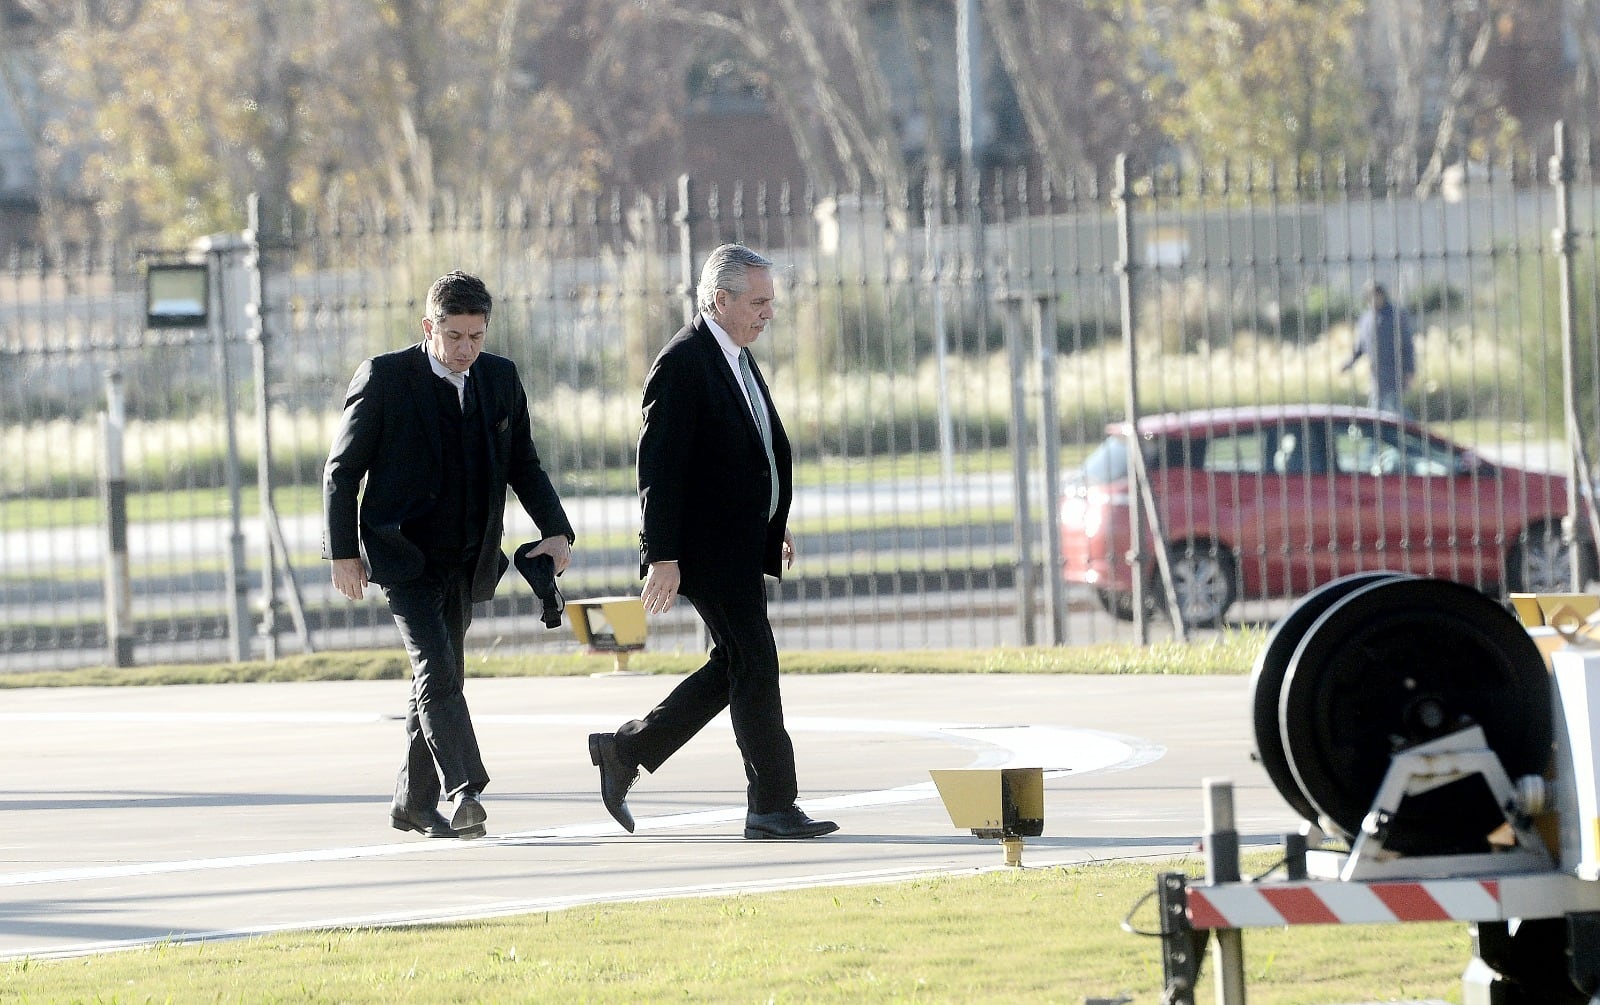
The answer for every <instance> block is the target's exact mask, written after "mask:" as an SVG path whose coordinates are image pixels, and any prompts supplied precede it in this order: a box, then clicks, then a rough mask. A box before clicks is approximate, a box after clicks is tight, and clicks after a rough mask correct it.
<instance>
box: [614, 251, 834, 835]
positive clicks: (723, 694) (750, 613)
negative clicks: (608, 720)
mask: <svg viewBox="0 0 1600 1005" xmlns="http://www.w3.org/2000/svg"><path fill="white" fill-rule="evenodd" d="M697 298H698V302H699V306H700V313H699V314H698V315H696V317H695V318H694V320H693V321H692V322H690V323H689V324H688V325H686V326H685V327H684V328H683V329H682V330H681V331H679V332H678V333H677V335H675V336H674V337H673V338H672V340H671V341H670V342H668V343H667V345H666V347H665V348H663V349H662V350H661V354H660V355H659V356H657V357H656V360H655V363H654V365H652V367H651V369H650V373H649V375H648V376H647V377H646V378H645V387H644V427H643V429H642V431H641V432H640V434H639V501H640V504H641V506H642V508H643V516H644V529H643V531H642V533H641V534H640V538H639V542H640V568H639V573H640V575H641V576H642V577H644V580H645V584H644V590H643V592H642V599H643V601H644V607H645V610H646V611H648V612H650V613H652V614H660V613H662V612H664V611H668V610H670V609H671V608H672V606H673V604H674V603H675V602H676V601H677V598H678V596H679V595H680V594H681V595H682V596H684V597H686V598H688V600H689V602H690V603H691V604H693V605H694V608H695V610H696V612H698V613H699V615H700V617H701V619H702V620H703V621H704V622H705V625H706V631H707V632H708V633H709V634H710V636H711V642H712V648H711V654H710V657H709V659H707V661H706V663H705V665H704V666H702V667H701V668H700V669H699V670H697V671H695V672H694V673H693V674H690V675H689V676H688V677H687V678H685V679H684V680H683V682H682V683H680V684H679V685H678V686H677V687H676V688H674V689H673V691H672V693H671V694H669V695H667V697H666V700H664V701H663V702H662V703H661V704H660V705H657V706H656V707H655V708H654V709H652V710H651V711H650V713H649V714H648V715H646V716H645V717H644V718H643V719H635V720H633V721H632V722H628V723H625V724H624V725H622V726H621V727H619V728H618V729H617V731H616V732H615V733H595V734H592V735H591V736H590V737H589V758H590V760H591V761H592V762H593V763H594V764H595V765H596V766H598V767H599V768H600V794H601V799H602V800H603V801H604V802H605V806H606V809H607V810H609V811H610V812H611V815H612V816H613V817H615V818H616V820H617V822H618V823H620V824H621V825H622V826H623V827H624V828H625V829H626V830H628V831H630V832H631V831H632V830H633V826H634V824H633V814H632V813H631V812H630V811H629V810H628V806H627V802H626V798H627V794H628V790H629V788H630V787H631V786H632V785H633V783H634V782H635V781H636V780H637V779H638V777H639V766H640V765H643V766H644V767H645V768H647V769H648V770H650V771H651V772H654V771H655V770H656V769H657V768H659V767H661V765H662V763H663V762H665V761H666V760H667V758H669V757H671V756H672V754H673V752H675V751H676V750H677V749H678V748H679V747H681V746H683V745H684V744H685V743H687V742H688V740H689V738H690V737H692V736H694V735H695V734H696V733H698V732H699V731H700V729H701V727H703V726H705V724H706V723H708V722H710V721H711V719H712V718H713V717H714V716H716V715H717V714H718V713H719V712H721V711H722V710H723V709H725V708H726V709H728V710H729V711H730V715H731V718H732V720H733V735H734V739H735V740H737V741H738V744H739V752H740V754H741V755H743V758H744V771H745V777H746V779H747V780H748V789H747V810H746V814H745V826H744V836H745V837H747V838H809V837H817V836H819V835H822V834H828V833H830V832H832V831H835V830H837V829H838V826H837V825H836V824H834V823H833V822H832V821H827V820H813V819H811V818H810V817H808V816H806V814H805V813H804V812H803V811H802V810H801V809H800V808H799V807H798V806H796V805H795V796H796V792H797V784H796V780H795V766H794V744H793V742H791V740H790V739H789V733H788V730H787V729H785V728H784V724H783V703H782V699H781V697H780V695H779V693H778V647H777V643H776V642H775V641H774V640H773V637H772V625H771V623H770V622H769V621H768V619H767V594H766V584H765V581H764V580H763V578H762V576H763V574H765V575H769V576H774V577H777V576H781V575H782V570H783V567H784V566H785V565H792V564H793V562H794V537H793V535H791V534H790V533H789V531H788V529H787V523H788V517H789V503H790V500H791V497H792V494H793V484H792V481H791V476H790V453H789V440H788V437H786V436H785V435H784V432H783V423H782V422H781V421H779V419H778V412H777V409H776V408H774V407H773V404H772V395H771V394H770V393H769V392H768V391H767V385H766V382H765V381H763V380H762V378H761V372H760V371H759V370H757V369H756V367H755V363H754V361H753V360H752V359H751V357H750V351H749V348H748V347H749V346H750V344H751V343H753V342H755V340H756V339H757V338H759V337H760V336H761V332H762V330H763V329H764V328H765V327H766V325H767V322H768V321H770V320H772V300H773V282H772V263H771V262H770V261H768V260H767V259H765V258H763V257H762V256H760V255H758V254H756V253H755V252H753V251H751V250H750V249H748V248H745V247H743V246H741V245H737V244H726V245H723V246H722V247H720V248H717V249H716V250H715V251H713V252H712V253H711V257H710V258H709V259H708V260H707V261H706V264H705V267H704V269H703V270H702V271H701V274H700V285H699V289H698V291H697Z"/></svg>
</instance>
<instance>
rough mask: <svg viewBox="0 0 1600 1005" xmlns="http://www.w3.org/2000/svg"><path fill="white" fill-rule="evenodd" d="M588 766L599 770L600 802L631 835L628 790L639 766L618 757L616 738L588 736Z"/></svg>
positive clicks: (631, 821) (593, 734)
mask: <svg viewBox="0 0 1600 1005" xmlns="http://www.w3.org/2000/svg"><path fill="white" fill-rule="evenodd" d="M589 763H590V764H593V765H594V766H595V767H597V768H599V769H600V801H601V802H603V803H605V804H606V810H607V811H608V812H610V814H611V816H612V818H613V819H615V820H616V821H617V823H619V824H621V825H622V829H623V830H625V831H627V832H628V833H629V834H632V833H633V813H632V812H631V811H629V809H628V790H629V789H631V788H633V783H634V782H637V781H638V780H639V766H638V765H637V764H629V763H628V762H627V761H624V760H623V759H622V755H621V754H619V753H617V734H615V733H590V734H589Z"/></svg>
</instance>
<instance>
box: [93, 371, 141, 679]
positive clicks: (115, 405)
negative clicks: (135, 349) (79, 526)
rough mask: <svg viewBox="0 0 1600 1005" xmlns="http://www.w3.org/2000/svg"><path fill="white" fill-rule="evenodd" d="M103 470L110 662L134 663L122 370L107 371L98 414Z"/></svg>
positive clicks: (119, 664) (125, 409) (128, 665)
mask: <svg viewBox="0 0 1600 1005" xmlns="http://www.w3.org/2000/svg"><path fill="white" fill-rule="evenodd" d="M100 422H101V427H100V428H101V434H102V436H101V440H102V443H103V444H104V449H105V462H106V463H105V473H106V495H105V498H106V581H105V586H106V642H107V644H108V652H107V655H109V656H110V658H111V665H112V666H118V667H131V666H133V581H132V576H131V575H130V572H129V569H128V479H127V474H126V472H125V470H124V466H123V456H122V434H123V431H124V429H126V428H127V424H128V410H127V403H126V399H125V398H124V397H123V393H122V372H121V371H120V370H109V371H107V372H106V410H105V412H103V413H102V414H101V416H100Z"/></svg>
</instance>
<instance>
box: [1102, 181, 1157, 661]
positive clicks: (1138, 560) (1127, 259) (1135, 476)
mask: <svg viewBox="0 0 1600 1005" xmlns="http://www.w3.org/2000/svg"><path fill="white" fill-rule="evenodd" d="M1111 201H1112V203H1113V204H1115V206H1116V208H1117V262H1116V266H1115V269H1116V273H1117V293H1118V300H1120V301H1121V305H1122V347H1123V362H1124V363H1125V364H1126V366H1127V368H1128V377H1127V379H1128V385H1127V387H1126V388H1125V389H1124V392H1123V411H1124V412H1125V413H1126V417H1127V420H1128V423H1129V427H1130V428H1129V432H1128V480H1129V485H1128V488H1129V492H1128V496H1129V499H1130V503H1129V505H1128V533H1129V535H1130V536H1129V538H1128V555H1127V560H1128V564H1129V566H1130V567H1131V568H1132V569H1133V623H1134V626H1135V628H1136V630H1137V633H1138V637H1139V644H1140V645H1148V644H1149V642H1150V625H1149V623H1148V622H1147V621H1146V620H1145V616H1144V576H1143V575H1142V570H1143V569H1144V555H1143V551H1144V521H1143V519H1142V518H1141V515H1140V510H1141V507H1140V505H1139V500H1140V492H1139V487H1140V484H1141V483H1142V481H1143V479H1144V465H1142V464H1140V463H1139V461H1140V459H1141V458H1142V457H1143V454H1142V453H1141V452H1140V447H1139V353H1138V351H1137V349H1138V347H1137V346H1136V345H1135V344H1134V338H1133V326H1134V309H1133V274H1134V270H1135V269H1136V268H1137V266H1136V265H1135V264H1134V260H1133V193H1131V192H1129V191H1128V155H1127V154H1118V155H1117V166H1116V179H1115V187H1114V188H1113V189H1112V192H1111Z"/></svg>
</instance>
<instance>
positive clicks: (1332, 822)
mask: <svg viewBox="0 0 1600 1005" xmlns="http://www.w3.org/2000/svg"><path fill="white" fill-rule="evenodd" d="M1550 703H1551V697H1550V680H1549V674H1548V672H1547V671H1546V670H1545V665H1544V660H1543V658H1542V657H1541V656H1540V655H1539V650H1538V648H1537V647H1536V646H1535V645H1534V643H1533V639H1532V638H1531V637H1529V635H1528V633H1527V631H1526V630H1525V629H1524V628H1523V627H1522V625H1521V624H1519V623H1518V622H1517V620H1516V619H1515V618H1514V617H1512V615H1511V614H1510V613H1509V612H1507V611H1506V609H1505V608H1503V607H1501V606H1500V605H1499V604H1498V603H1496V602H1495V601H1493V600H1491V599H1490V598H1488V597H1487V596H1485V595H1484V594H1482V593H1480V592H1478V591H1477V590H1474V589H1472V588H1471V587H1467V586H1463V585H1461V584H1458V583H1453V582H1449V581H1446V580H1438V579H1422V578H1416V577H1409V576H1402V575H1398V574H1394V573H1370V574H1367V573H1364V574H1361V575H1358V576H1351V577H1347V578H1346V579H1342V580H1338V581H1336V582H1334V583H1330V584H1328V585H1327V586H1325V587H1323V588H1322V589H1320V590H1318V591H1316V592H1314V593H1311V594H1308V595H1307V596H1306V597H1305V598H1303V599H1302V600H1301V602H1300V603H1299V604H1297V605H1296V607H1295V608H1294V609H1293V610H1291V611H1290V612H1289V614H1287V615H1286V616H1285V617H1284V618H1283V620H1282V621H1280V622H1279V623H1278V625H1277V626H1275V627H1274V628H1273V630H1272V632H1271V634H1270V635H1269V636H1268V640H1267V645H1266V647H1265V649H1264V651H1263V653H1262V656H1261V658H1260V659H1259V660H1258V661H1257V664H1256V669H1255V673H1254V691H1253V694H1252V697H1251V707H1252V713H1253V714H1252V719H1253V722H1254V725H1255V734H1256V748H1257V752H1258V754H1259V756H1260V758H1261V762H1262V764H1263V766H1264V767H1265V768H1266V770H1267V774H1268V776H1269V777H1270V778H1271V779H1272V782H1273V784H1274V785H1275V786H1276V787H1277V789H1278V791H1279V793H1280V794H1282V795H1283V797H1284V799H1285V800H1286V801H1287V802H1288V803H1289V805H1290V806H1292V807H1293V808H1294V809H1295V810H1296V812H1298V813H1300V814H1301V815H1302V816H1304V817H1305V818H1306V819H1308V820H1313V821H1318V820H1320V821H1321V822H1323V823H1324V824H1326V825H1329V826H1331V827H1332V828H1333V830H1334V831H1335V832H1337V836H1342V837H1344V838H1345V839H1346V840H1353V839H1354V837H1355V836H1356V835H1357V834H1359V833H1360V830H1361V822H1362V820H1363V818H1364V817H1365V816H1366V815H1367V813H1368V811H1369V810H1370V809H1371V808H1372V803H1373V800H1374V798H1375V797H1376V796H1377V793H1378V789H1379V787H1380V786H1381V785H1382V784H1383V779H1384V776H1385V774H1386V773H1387V772H1388V770H1389V765H1390V762H1391V760H1392V758H1393V755H1394V754H1396V753H1398V752H1400V751H1402V750H1405V749H1407V748H1409V747H1413V746H1416V745H1417V744H1420V743H1425V742H1427V741H1429V740H1434V739H1438V738H1439V737H1441V736H1444V735H1446V734H1449V733H1452V732H1455V731H1457V730H1460V729H1462V728H1465V727H1467V726H1470V725H1477V726H1481V727H1482V728H1483V732H1484V735H1485V737H1486V738H1487V741H1488V744H1489V747H1490V749H1491V750H1492V751H1493V752H1494V753H1495V755H1496V756H1497V757H1499V759H1500V761H1501V763H1502V765H1503V766H1504V767H1505V770H1506V774H1507V775H1509V776H1510V777H1512V778H1516V777H1518V776H1520V775H1527V774H1540V773H1542V772H1543V771H1544V769H1545V767H1546V765H1547V764H1548V762H1549V759H1550V753H1551V728H1552V727H1551V721H1550V715H1551V712H1550ZM1503 819H1504V817H1503V814H1502V811H1501V809H1500V807H1498V806H1497V805H1496V804H1495V800H1494V798H1493V797H1492V796H1491V795H1490V793H1489V789H1488V786H1487V784H1485V782H1484V781H1483V779H1482V778H1481V777H1479V776H1472V777H1469V778H1466V779H1462V780H1460V781H1457V782H1454V783H1451V784H1448V785H1444V786H1441V787H1439V788H1436V789H1434V790H1432V791H1430V792H1427V793H1422V794H1418V795H1413V796H1410V797H1407V798H1406V799H1405V800H1404V801H1403V802H1402V803H1401V804H1400V806H1399V807H1398V808H1397V810H1396V812H1395V813H1394V815H1393V817H1392V818H1391V820H1390V821H1389V830H1388V833H1387V834H1386V836H1385V842H1384V843H1385V847H1387V848H1389V849H1390V850H1392V851H1396V852H1399V853H1401V854H1408V855H1433V854H1452V853H1460V852H1477V851H1484V850H1487V842H1486V840H1485V839H1486V836H1487V834H1488V833H1489V832H1490V831H1491V830H1493V829H1494V828H1495V827H1497V826H1498V825H1499V824H1500V822H1502V821H1503Z"/></svg>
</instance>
